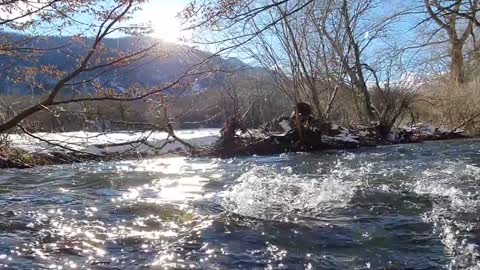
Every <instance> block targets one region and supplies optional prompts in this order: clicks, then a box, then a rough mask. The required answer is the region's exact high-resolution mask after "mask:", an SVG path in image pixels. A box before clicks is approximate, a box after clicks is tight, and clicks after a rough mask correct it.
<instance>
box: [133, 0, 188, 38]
mask: <svg viewBox="0 0 480 270" xmlns="http://www.w3.org/2000/svg"><path fill="white" fill-rule="evenodd" d="M152 2H153V1H152ZM159 2H160V1H159ZM159 2H157V3H155V4H153V3H151V4H149V5H148V6H147V7H146V8H145V9H144V10H143V14H142V16H144V19H145V20H147V21H148V22H149V23H150V25H151V26H152V28H153V29H152V30H153V33H152V36H153V37H156V38H159V39H162V40H164V41H167V42H174V43H182V42H181V40H182V38H183V37H185V34H186V33H185V32H184V31H182V26H181V22H180V20H179V19H178V18H177V17H176V15H177V14H178V12H180V11H181V10H182V8H183V7H184V6H183V5H181V4H179V2H172V3H170V4H168V3H167V2H166V1H161V3H159Z"/></svg>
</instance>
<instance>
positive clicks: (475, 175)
mask: <svg viewBox="0 0 480 270" xmlns="http://www.w3.org/2000/svg"><path fill="white" fill-rule="evenodd" d="M479 180H480V141H475V140H465V141H448V142H432V143H423V144H412V145H395V146H382V147H376V148H361V149H357V150H352V151H328V152H322V153H316V154H305V153H297V154H282V155H276V156H270V157H248V158H235V159H227V160H218V159H206V158H185V157H165V158H157V159H149V160H142V161H122V162H113V163H91V164H75V165H62V166H49V167H43V168H35V169H30V170H1V171H0V269H170V268H174V269H480V259H479V258H480V253H479V246H478V244H479V243H480V215H479V214H480V193H479V191H480V189H479V185H480V182H479Z"/></svg>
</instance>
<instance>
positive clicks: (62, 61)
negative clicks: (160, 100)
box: [0, 33, 259, 94]
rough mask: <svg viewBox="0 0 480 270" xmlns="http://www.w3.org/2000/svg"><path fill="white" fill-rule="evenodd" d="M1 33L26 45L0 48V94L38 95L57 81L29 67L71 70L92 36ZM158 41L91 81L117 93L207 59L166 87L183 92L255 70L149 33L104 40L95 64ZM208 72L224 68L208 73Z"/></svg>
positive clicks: (170, 77) (172, 76) (166, 78)
mask: <svg viewBox="0 0 480 270" xmlns="http://www.w3.org/2000/svg"><path fill="white" fill-rule="evenodd" d="M0 36H1V37H2V39H3V40H4V41H2V43H3V44H7V43H16V44H21V47H22V48H25V49H24V50H20V51H16V53H15V54H10V53H2V51H1V49H0V74H1V75H0V94H32V93H33V94H40V93H42V91H41V90H40V89H41V88H44V89H49V88H51V87H53V86H54V84H55V83H56V81H57V80H58V79H55V78H54V77H53V75H52V74H46V73H45V72H43V73H42V74H41V75H35V76H33V78H30V77H29V74H31V73H30V71H31V70H32V69H33V68H35V67H37V68H38V67H41V66H50V67H52V69H54V70H59V71H62V72H69V71H72V70H73V69H74V68H75V67H77V66H78V63H79V61H80V60H81V56H83V55H85V54H86V53H87V52H88V47H89V46H88V45H89V44H91V43H92V42H93V40H89V39H86V40H85V39H78V38H75V37H57V36H44V37H40V38H38V37H35V38H32V37H29V36H25V35H18V34H6V33H0ZM5 40H8V42H5ZM157 43H158V44H159V45H158V46H156V47H155V53H151V54H150V55H149V56H148V57H145V58H144V59H142V60H140V61H139V62H137V63H135V64H132V65H129V66H128V67H126V68H121V69H117V70H114V71H109V72H106V71H107V70H106V69H104V70H100V71H101V72H103V71H105V73H104V74H101V75H100V76H98V77H96V78H95V80H93V82H94V83H97V84H101V85H103V86H104V87H107V88H110V89H113V90H115V91H117V92H122V91H125V89H127V88H129V87H131V86H134V85H136V86H141V87H155V86H158V85H160V84H162V83H168V82H171V81H174V80H176V79H177V78H178V77H179V76H181V75H182V74H183V73H184V72H185V70H187V69H188V68H189V67H191V66H194V65H198V63H200V62H202V61H205V59H207V58H208V59H209V60H208V61H207V62H206V63H204V64H203V65H201V66H198V67H197V68H196V69H195V73H198V74H196V75H193V76H188V77H187V78H185V80H184V81H183V82H188V84H186V83H185V84H183V88H182V87H177V88H176V89H171V90H170V93H172V94H173V93H175V91H178V92H184V91H179V89H180V90H186V88H187V87H188V88H189V89H191V90H193V91H206V90H210V89H219V88H220V87H221V86H222V84H223V83H224V81H225V78H226V76H228V74H231V72H235V74H236V75H237V76H241V77H245V78H249V77H253V76H257V75H258V74H259V69H258V68H255V67H251V66H249V65H247V64H245V63H244V62H242V61H241V60H239V59H237V58H233V57H230V58H222V57H218V56H212V54H211V53H209V52H206V51H202V50H198V49H196V48H193V47H189V46H185V45H178V44H172V43H167V42H162V41H159V40H156V39H153V38H148V37H123V38H116V39H105V40H104V44H103V45H104V50H103V51H102V56H101V59H99V62H100V63H102V61H103V62H104V61H106V59H107V58H108V57H112V56H114V55H115V54H116V53H127V52H134V51H138V50H141V49H143V48H146V47H149V46H151V45H152V44H157ZM0 45H1V44H0ZM29 48H35V50H34V51H32V50H30V49H29ZM212 70H220V71H224V72H207V71H212ZM47 73H48V72H47ZM92 75H95V74H86V75H82V76H80V77H79V78H77V79H76V81H75V82H81V81H82V80H88V79H89V78H91V77H92ZM32 81H34V83H32ZM187 85H188V86H187ZM75 90H76V92H81V93H89V92H93V91H95V88H94V87H93V86H90V85H86V84H79V85H77V86H75Z"/></svg>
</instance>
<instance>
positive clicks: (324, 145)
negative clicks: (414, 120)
mask: <svg viewBox="0 0 480 270" xmlns="http://www.w3.org/2000/svg"><path fill="white" fill-rule="evenodd" d="M292 131H293V130H290V131H288V132H283V133H281V132H280V133H279V132H273V133H268V132H261V131H259V130H256V131H250V132H247V133H245V134H243V135H241V136H240V135H239V136H237V137H236V138H235V142H234V143H233V144H228V145H224V144H222V138H221V137H220V134H219V130H218V129H206V130H186V131H179V132H178V134H179V135H178V136H179V137H181V139H182V142H180V141H177V140H172V139H171V138H170V137H169V136H168V135H166V134H164V133H158V134H153V133H148V134H147V135H145V132H142V133H134V132H117V133H110V134H104V133H91V132H73V133H72V132H69V133H58V134H47V133H44V134H36V135H35V137H37V138H38V139H35V138H32V137H31V136H27V135H14V136H12V137H11V144H10V145H8V146H7V145H5V146H3V147H1V149H0V168H1V169H5V168H18V169H25V168H32V167H36V166H46V165H55V164H70V163H81V162H100V161H115V160H127V159H132V160H134V159H144V158H152V157H159V156H166V155H189V156H202V157H219V158H228V157H235V156H248V155H274V154H280V153H286V152H317V151H322V150H331V149H353V148H359V147H374V146H380V145H390V144H406V143H421V142H424V141H440V140H449V139H460V138H470V137H468V136H465V135H463V134H462V131H461V130H459V131H448V130H444V129H437V128H434V127H432V126H430V125H426V124H419V125H415V126H412V127H408V128H396V129H392V130H390V132H389V133H388V134H387V135H386V136H379V135H378V134H377V133H378V132H377V130H376V129H375V128H372V127H362V126H357V127H355V128H350V129H347V128H344V127H340V126H338V125H330V126H329V127H328V129H327V131H325V130H324V131H323V133H320V132H319V131H318V130H308V129H307V130H306V133H305V134H304V138H303V139H304V140H305V142H304V143H303V144H298V134H296V133H295V132H294V131H293V132H292ZM40 138H42V139H41V140H39V139H40ZM188 145H190V146H193V147H194V149H189V147H188Z"/></svg>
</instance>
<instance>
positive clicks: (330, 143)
mask: <svg viewBox="0 0 480 270" xmlns="http://www.w3.org/2000/svg"><path fill="white" fill-rule="evenodd" d="M462 132H463V131H462V130H453V131H451V130H444V129H439V128H434V127H432V126H430V125H427V124H417V125H414V126H410V127H405V128H385V127H383V126H381V125H380V124H378V123H372V124H371V125H368V126H362V125H357V126H354V127H350V128H345V127H341V126H339V125H336V124H332V123H321V122H320V121H318V120H317V119H314V118H313V117H312V110H311V108H310V106H309V105H308V104H306V103H298V104H297V106H296V108H295V110H294V112H292V114H291V115H290V117H286V116H284V117H280V118H278V119H275V120H274V121H272V122H269V123H267V124H265V125H264V126H263V128H262V129H261V130H260V131H256V132H254V133H252V132H248V131H247V130H246V129H245V127H244V126H243V125H242V124H241V122H240V121H239V120H238V119H237V118H236V117H232V118H230V119H229V120H228V121H227V122H226V124H225V126H224V128H223V129H222V131H221V137H220V139H219V141H218V142H217V143H216V144H215V145H214V146H213V147H212V148H211V149H208V150H206V151H200V152H198V153H196V155H199V156H215V157H234V156H244V155H272V154H280V153H286V152H314V151H320V150H325V149H352V148H357V147H361V146H377V145H388V144H402V143H419V142H423V141H426V140H446V139H458V138H465V136H464V135H462Z"/></svg>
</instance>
